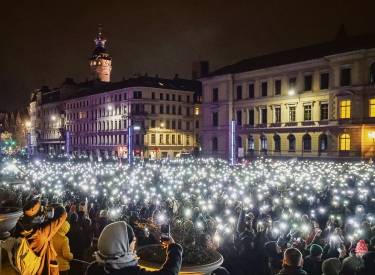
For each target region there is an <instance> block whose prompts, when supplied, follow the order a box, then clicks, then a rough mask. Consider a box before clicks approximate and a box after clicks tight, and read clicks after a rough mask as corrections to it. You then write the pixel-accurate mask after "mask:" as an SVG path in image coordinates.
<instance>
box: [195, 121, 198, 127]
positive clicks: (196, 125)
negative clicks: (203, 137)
mask: <svg viewBox="0 0 375 275" xmlns="http://www.w3.org/2000/svg"><path fill="white" fill-rule="evenodd" d="M195 128H196V129H198V128H199V120H196V121H195Z"/></svg>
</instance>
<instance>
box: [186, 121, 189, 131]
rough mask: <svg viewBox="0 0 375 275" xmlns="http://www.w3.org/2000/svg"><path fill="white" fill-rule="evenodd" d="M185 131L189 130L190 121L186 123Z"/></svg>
mask: <svg viewBox="0 0 375 275" xmlns="http://www.w3.org/2000/svg"><path fill="white" fill-rule="evenodd" d="M186 130H190V121H186Z"/></svg>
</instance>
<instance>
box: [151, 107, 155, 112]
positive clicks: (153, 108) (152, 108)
mask: <svg viewBox="0 0 375 275" xmlns="http://www.w3.org/2000/svg"><path fill="white" fill-rule="evenodd" d="M151 114H155V105H151Z"/></svg>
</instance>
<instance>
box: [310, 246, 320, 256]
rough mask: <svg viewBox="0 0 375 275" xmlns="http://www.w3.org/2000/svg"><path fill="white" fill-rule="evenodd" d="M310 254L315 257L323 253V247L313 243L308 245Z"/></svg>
mask: <svg viewBox="0 0 375 275" xmlns="http://www.w3.org/2000/svg"><path fill="white" fill-rule="evenodd" d="M310 254H311V256H314V257H317V256H319V255H322V254H323V248H322V247H321V246H320V245H317V244H313V245H311V246H310Z"/></svg>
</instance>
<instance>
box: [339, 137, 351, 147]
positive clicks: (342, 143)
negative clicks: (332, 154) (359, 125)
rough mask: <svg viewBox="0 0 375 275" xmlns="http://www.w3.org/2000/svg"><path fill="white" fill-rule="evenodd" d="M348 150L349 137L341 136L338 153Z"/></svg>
mask: <svg viewBox="0 0 375 275" xmlns="http://www.w3.org/2000/svg"><path fill="white" fill-rule="evenodd" d="M349 150H350V136H349V135H348V134H342V135H341V136H340V151H349Z"/></svg>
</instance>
